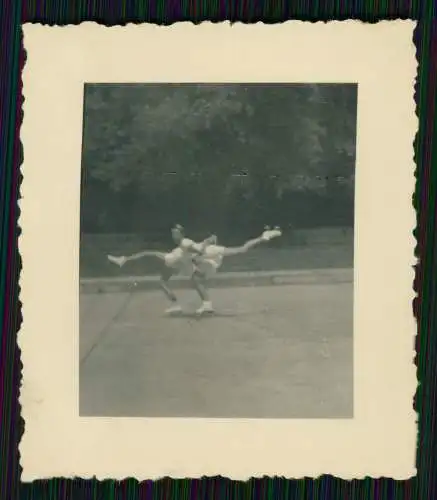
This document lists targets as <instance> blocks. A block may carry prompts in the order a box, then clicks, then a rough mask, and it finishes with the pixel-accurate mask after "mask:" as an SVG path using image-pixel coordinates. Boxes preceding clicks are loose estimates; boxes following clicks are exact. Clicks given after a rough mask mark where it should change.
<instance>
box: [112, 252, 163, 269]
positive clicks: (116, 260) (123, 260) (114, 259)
mask: <svg viewBox="0 0 437 500" xmlns="http://www.w3.org/2000/svg"><path fill="white" fill-rule="evenodd" d="M165 255H166V254H165V253H164V252H155V251H151V250H145V251H144V252H139V253H135V254H133V255H129V256H128V257H125V256H121V257H114V256H113V255H108V260H109V261H110V262H112V263H113V264H117V265H118V266H120V267H122V266H124V264H126V262H128V261H130V260H137V259H142V258H143V257H155V258H157V259H159V260H162V261H164V260H165Z"/></svg>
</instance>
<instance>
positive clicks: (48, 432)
mask: <svg viewBox="0 0 437 500" xmlns="http://www.w3.org/2000/svg"><path fill="white" fill-rule="evenodd" d="M23 30H24V46H25V49H26V53H27V57H26V65H25V68H24V71H23V94H24V102H23V124H22V127H21V131H20V140H21V141H22V144H23V157H24V160H23V165H22V168H21V170H22V179H23V180H22V184H21V186H20V204H19V208H20V218H19V224H20V228H21V232H20V236H19V251H20V256H21V261H22V272H21V275H20V283H19V285H20V290H19V293H20V302H21V303H22V315H23V321H22V325H21V328H20V332H19V335H18V347H19V349H20V360H21V363H22V370H21V376H22V380H21V386H20V395H19V402H20V405H21V415H22V418H23V420H24V422H25V425H24V433H23V436H22V438H21V442H20V449H19V451H20V464H21V466H22V470H23V472H22V480H24V481H34V480H38V479H46V478H50V477H81V478H92V477H94V478H97V479H98V480H102V481H103V480H107V479H112V480H122V479H124V478H126V477H130V478H135V479H137V480H138V481H142V480H155V479H159V478H162V477H172V478H175V479H177V478H187V477H190V478H201V477H216V476H222V477H227V478H230V479H235V480H241V481H247V480H248V479H249V478H252V477H265V476H271V477H288V478H302V477H309V478H311V477H313V478H317V477H320V476H321V475H324V474H329V475H331V476H334V477H341V478H343V479H346V480H352V479H360V478H363V477H391V478H394V479H399V480H403V479H405V478H408V477H411V476H412V475H414V474H415V457H416V444H417V414H416V412H415V408H414V404H413V402H414V394H415V393H416V391H417V368H416V366H415V364H414V360H415V359H416V353H415V351H414V345H415V335H416V332H417V324H416V322H415V317H414V314H413V307H412V304H413V300H414V297H415V292H414V288H413V282H414V269H415V268H414V266H415V264H416V262H417V259H416V258H415V254H414V250H415V244H416V242H415V237H414V228H415V223H416V214H415V211H414V207H413V205H412V193H413V192H414V186H415V177H414V172H415V163H414V147H413V143H414V138H415V134H416V133H417V125H418V118H417V115H416V114H415V102H414V83H415V78H416V74H417V61H416V57H415V54H416V52H415V47H414V44H413V31H414V23H412V22H407V21H396V22H384V23H375V24H365V23H360V22H354V21H346V22H329V23H309V22H297V21H292V22H289V23H283V24H277V25H271V26H270V25H263V24H262V23H257V24H253V25H242V24H238V23H235V24H233V25H230V24H229V23H217V24H212V23H201V24H199V25H192V24H190V23H179V24H176V25H172V26H167V27H158V26H153V25H150V24H145V25H129V26H124V27H120V26H118V27H112V28H108V27H105V26H101V25H97V24H96V23H82V24H80V25H77V26H66V27H62V28H60V27H49V26H38V25H27V26H26V27H24V28H23ZM149 46H153V50H149V51H148V52H147V55H145V51H144V47H149ZM187 54H189V57H187ZM41 172H43V174H42V173H41ZM333 450H335V453H333V452H332V451H333Z"/></svg>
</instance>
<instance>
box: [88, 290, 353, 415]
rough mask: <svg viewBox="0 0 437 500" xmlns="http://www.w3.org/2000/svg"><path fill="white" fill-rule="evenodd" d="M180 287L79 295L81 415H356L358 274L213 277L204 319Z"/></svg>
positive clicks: (191, 297)
mask: <svg viewBox="0 0 437 500" xmlns="http://www.w3.org/2000/svg"><path fill="white" fill-rule="evenodd" d="M179 295H180V297H181V302H182V304H183V305H184V307H185V309H186V310H187V314H186V315H185V316H182V317H175V318H168V317H165V315H164V314H163V310H164V308H165V307H166V305H167V304H166V301H165V299H164V297H163V296H162V294H161V293H159V292H158V291H143V292H138V293H101V294H82V295H81V303H80V306H81V309H80V316H81V318H80V320H81V331H80V414H81V415H82V416H129V417H146V416H147V417H225V418H226V417H228V418H239V417H241V418H349V417H352V416H353V356H352V354H353V352H352V348H353V338H352V328H353V324H352V315H353V311H352V300H353V297H352V283H351V282H349V283H341V282H335V281H334V282H332V283H329V282H326V283H311V284H305V283H304V284H293V285H289V284H283V285H281V286H275V285H270V286H263V287H232V288H217V289H214V290H212V298H213V300H214V305H215V307H216V310H217V315H215V316H212V317H208V318H202V319H197V318H195V316H194V315H192V314H190V312H189V311H194V310H195V308H196V307H197V306H198V299H197V298H196V295H195V294H194V292H193V291H191V290H180V291H179Z"/></svg>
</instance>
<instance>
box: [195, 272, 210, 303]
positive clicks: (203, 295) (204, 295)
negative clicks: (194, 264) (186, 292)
mask: <svg viewBox="0 0 437 500" xmlns="http://www.w3.org/2000/svg"><path fill="white" fill-rule="evenodd" d="M191 282H192V284H193V287H194V289H195V290H196V292H197V293H198V294H199V297H200V299H201V300H202V302H209V293H208V290H207V289H206V286H205V282H206V279H205V277H204V276H203V274H202V273H200V272H199V271H195V272H194V273H193V275H192V277H191Z"/></svg>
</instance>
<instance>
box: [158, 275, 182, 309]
mask: <svg viewBox="0 0 437 500" xmlns="http://www.w3.org/2000/svg"><path fill="white" fill-rule="evenodd" d="M172 275H173V269H171V268H168V267H166V268H164V269H163V270H162V272H161V276H160V280H159V284H160V286H161V290H162V291H163V292H164V294H165V296H166V297H167V299H168V300H169V301H170V302H171V306H170V307H169V308H168V309H167V310H166V311H165V312H166V313H167V314H174V313H179V312H181V311H182V308H181V306H180V305H179V304H178V299H177V297H176V295H175V293H174V292H173V290H171V289H170V287H169V286H168V282H169V280H170V278H171V277H172Z"/></svg>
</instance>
